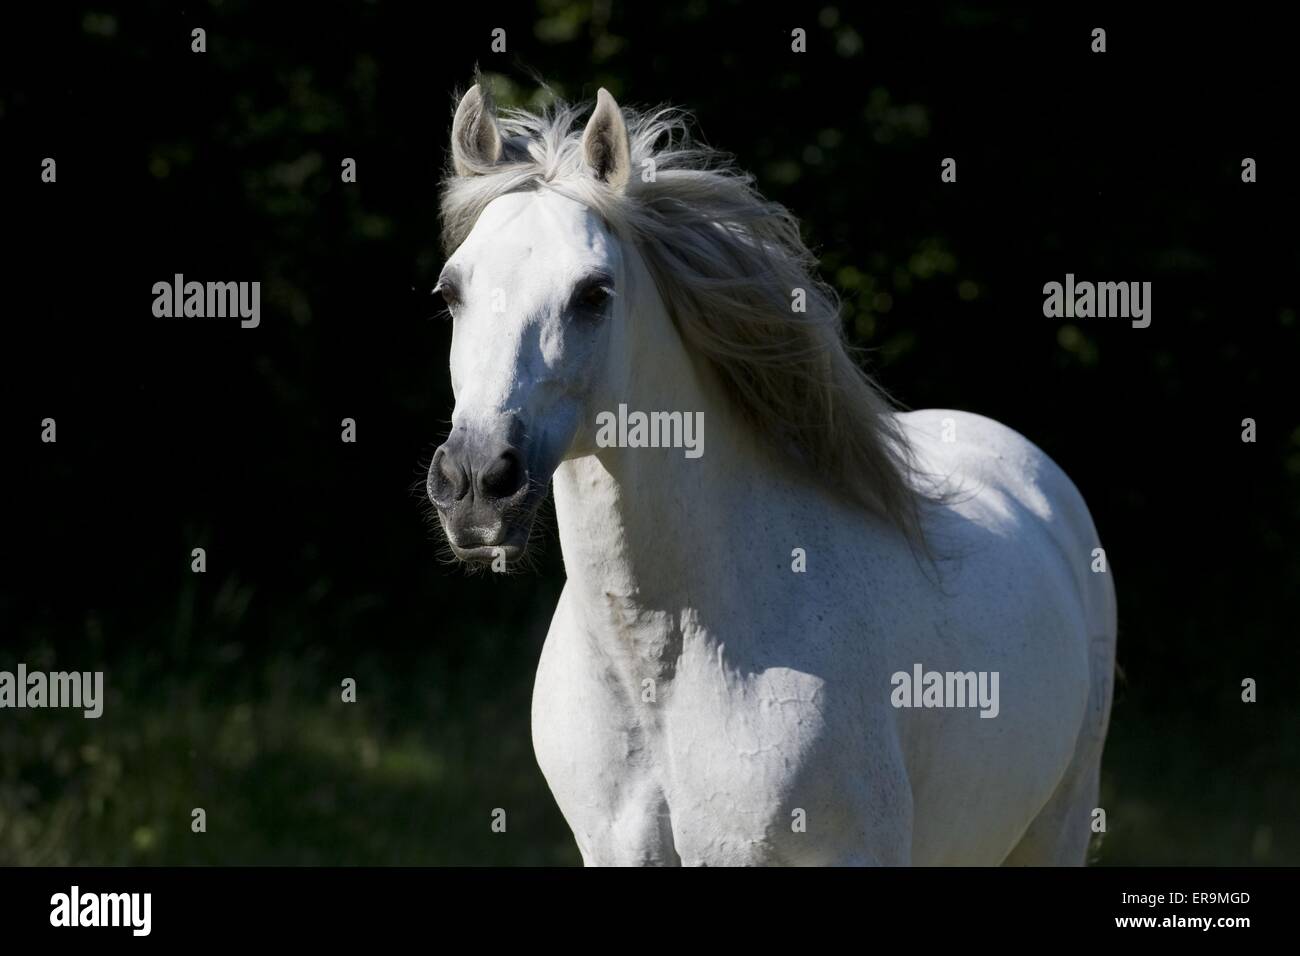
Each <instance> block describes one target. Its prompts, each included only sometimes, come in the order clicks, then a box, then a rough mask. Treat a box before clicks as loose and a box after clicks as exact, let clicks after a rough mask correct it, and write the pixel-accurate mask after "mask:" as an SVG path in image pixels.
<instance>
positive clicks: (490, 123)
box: [451, 83, 501, 176]
mask: <svg viewBox="0 0 1300 956" xmlns="http://www.w3.org/2000/svg"><path fill="white" fill-rule="evenodd" d="M500 158H501V133H500V131H499V130H498V129H497V121H496V117H495V116H494V115H493V108H492V96H491V94H490V93H487V92H485V91H484V90H482V89H481V88H480V87H479V85H478V84H477V83H475V84H474V85H473V86H471V87H470V88H469V89H468V90H467V91H466V93H465V95H464V96H462V97H461V98H460V103H459V105H457V107H456V118H455V119H454V120H452V121H451V163H452V166H453V167H455V169H456V172H457V174H459V175H461V176H475V175H478V174H481V173H483V172H485V171H486V168H487V167H488V166H493V165H495V164H496V162H497V160H499V159H500Z"/></svg>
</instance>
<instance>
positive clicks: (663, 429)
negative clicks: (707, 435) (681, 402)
mask: <svg viewBox="0 0 1300 956" xmlns="http://www.w3.org/2000/svg"><path fill="white" fill-rule="evenodd" d="M596 428H597V431H596V445H597V446H598V447H600V448H684V449H686V457H687V458H699V457H700V456H701V455H703V454H704V413H703V412H649V413H647V412H629V411H628V410H627V406H626V405H619V406H618V414H617V415H615V414H614V413H613V412H601V413H600V414H598V415H597V416H596Z"/></svg>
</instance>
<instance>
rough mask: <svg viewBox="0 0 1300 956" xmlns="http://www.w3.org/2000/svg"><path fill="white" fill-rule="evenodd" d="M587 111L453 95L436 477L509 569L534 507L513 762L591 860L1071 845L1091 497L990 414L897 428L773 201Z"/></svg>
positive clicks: (454, 535) (484, 549)
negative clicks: (530, 602)
mask: <svg viewBox="0 0 1300 956" xmlns="http://www.w3.org/2000/svg"><path fill="white" fill-rule="evenodd" d="M579 116H580V114H579V112H578V111H577V110H576V109H575V108H572V107H568V106H564V105H560V106H558V107H556V108H554V109H552V110H549V111H545V112H543V113H541V114H539V115H535V114H532V113H528V112H524V111H509V112H505V113H503V114H502V115H501V116H500V117H498V116H497V115H496V113H495V111H494V109H493V107H492V104H491V102H490V100H489V98H488V97H487V95H486V94H485V93H484V92H482V91H481V90H480V88H479V87H477V86H475V87H474V88H472V89H470V90H469V92H468V93H467V94H465V96H464V97H463V98H462V99H461V101H460V103H459V106H458V108H457V110H456V115H455V120H454V122H453V130H452V167H453V170H452V172H451V173H450V174H449V176H448V178H447V180H446V182H445V184H444V193H443V200H442V212H443V223H444V236H443V238H444V242H445V244H446V246H447V248H448V251H452V250H454V252H452V254H451V255H450V257H449V259H448V261H447V265H446V267H445V269H444V270H443V273H442V275H441V278H440V280H439V283H438V287H437V290H436V291H439V292H440V293H441V294H442V295H443V297H444V298H445V300H446V301H447V304H448V306H449V310H450V312H451V315H452V317H453V321H454V331H453V335H452V346H451V379H452V385H453V389H454V392H455V396H456V407H455V412H454V415H453V419H452V431H451V434H450V436H449V437H448V439H447V441H446V443H445V444H443V445H442V446H441V447H440V448H439V449H438V451H437V452H436V453H435V456H434V460H433V462H432V464H431V466H430V470H429V479H428V493H429V497H430V498H431V500H432V501H433V503H434V505H435V507H436V508H437V510H438V514H439V517H440V520H441V523H442V526H443V530H444V531H445V532H446V535H447V538H448V540H449V541H450V543H451V546H452V548H453V549H454V551H455V553H456V555H457V556H458V557H460V558H461V559H463V560H466V561H477V562H493V561H494V559H495V561H496V563H497V566H498V568H500V567H502V566H504V565H505V564H506V563H508V562H515V561H517V560H518V558H519V557H520V556H521V554H522V553H523V552H524V549H525V548H526V547H527V544H528V538H529V534H530V529H531V527H532V524H533V516H534V513H535V511H536V508H537V506H538V503H539V501H540V500H541V499H542V498H543V497H544V496H545V493H546V488H547V485H548V483H549V484H550V485H552V486H553V488H554V496H555V509H556V514H557V518H558V524H559V534H560V541H561V545H562V548H563V553H564V561H565V568H566V571H567V577H568V580H567V583H566V585H565V588H564V591H563V594H562V595H561V597H560V601H559V604H558V606H557V608H556V610H555V616H554V619H553V620H552V622H551V628H550V632H549V634H548V636H547V638H546V643H545V646H544V648H543V650H542V654H541V660H540V662H539V665H538V669H537V680H536V687H535V691H534V696H533V715H532V718H533V743H534V749H535V751H536V754H537V759H538V762H539V764H540V766H541V769H542V771H543V773H544V774H545V775H546V779H547V781H548V782H549V784H550V787H551V790H552V792H553V793H554V795H555V798H556V800H557V801H558V803H559V806H560V809H561V810H562V811H563V813H564V816H565V818H566V819H567V821H568V823H569V825H570V827H571V828H572V829H573V833H574V837H575V838H576V840H577V843H578V846H579V848H580V850H581V852H582V857H583V860H584V861H585V862H586V863H587V864H589V865H594V864H649V863H657V864H708V865H726V864H968V865H996V864H1001V863H1008V864H1066V863H1069V864H1080V863H1083V862H1085V857H1086V854H1087V850H1088V844H1089V837H1090V833H1091V823H1092V821H1093V810H1094V807H1095V806H1096V801H1097V793H1098V772H1099V765H1100V761H1101V752H1102V746H1103V742H1104V738H1105V734H1106V728H1107V724H1108V720H1109V711H1110V700H1111V676H1112V671H1113V666H1114V648H1115V632H1116V621H1115V599H1114V592H1113V589H1112V586H1111V580H1110V574H1109V572H1108V571H1101V570H1099V569H1100V568H1101V567H1104V554H1102V555H1100V556H1098V554H1097V553H1096V552H1095V550H1094V549H1097V548H1098V546H1099V545H1098V540H1097V533H1096V531H1095V529H1094V527H1093V524H1092V520H1091V518H1090V517H1089V514H1088V510H1087V508H1086V506H1085V505H1084V502H1083V500H1082V498H1081V497H1080V495H1079V493H1078V491H1077V490H1076V489H1075V488H1074V486H1073V485H1072V484H1071V482H1070V481H1069V479H1068V478H1067V477H1066V476H1065V474H1064V473H1062V471H1061V470H1060V469H1059V468H1058V467H1057V466H1056V465H1055V464H1053V462H1051V461H1050V460H1049V459H1048V458H1047V456H1046V455H1044V454H1043V453H1042V452H1041V451H1039V450H1038V449H1037V448H1036V447H1034V445H1032V444H1030V443H1029V442H1028V441H1027V440H1025V439H1024V438H1022V437H1021V436H1020V435H1018V434H1016V433H1015V432H1013V431H1011V430H1010V429H1008V428H1006V427H1005V426H1003V425H1000V424H998V423H996V422H993V421H990V420H989V419H986V418H981V417H979V416H977V415H971V414H967V413H963V412H957V411H920V412H912V413H908V414H898V413H896V412H895V411H894V410H893V408H892V407H891V406H890V405H889V404H888V403H887V401H886V400H885V399H884V398H883V397H882V396H881V393H880V392H879V391H878V390H877V388H876V387H875V386H874V385H873V384H872V383H871V381H870V379H868V378H867V377H866V375H865V374H864V373H862V372H861V371H860V370H859V369H858V368H857V366H856V365H855V364H854V363H853V362H852V360H851V359H850V358H849V356H848V353H847V352H846V350H845V347H844V344H843V342H842V334H841V328H840V322H839V318H838V303H837V300H836V299H835V296H834V293H833V292H831V291H830V290H829V289H827V288H826V287H825V286H823V285H821V284H819V283H818V282H817V280H816V279H815V278H814V276H813V268H814V266H815V263H814V262H813V261H812V257H811V255H810V254H809V252H808V250H807V249H806V248H805V246H804V245H803V243H802V241H801V240H800V237H799V231H798V228H797V224H796V223H795V221H794V220H793V218H792V217H791V216H790V214H789V213H788V212H787V211H786V210H785V209H783V208H782V207H780V206H779V205H776V204H774V203H770V202H767V201H765V200H764V199H763V198H762V197H761V196H759V195H758V193H757V192H756V191H755V189H754V187H753V185H752V181H751V179H750V178H749V177H747V176H745V175H743V174H742V173H739V172H737V171H736V170H734V169H733V168H732V167H730V166H729V165H727V164H726V162H725V160H724V159H722V158H720V156H719V155H718V154H716V153H714V152H713V151H712V150H709V149H707V148H704V147H700V146H695V145H692V144H690V142H689V141H688V140H686V139H684V138H683V136H684V134H683V129H684V123H683V120H682V118H681V116H680V115H679V114H677V113H675V112H671V111H659V112H655V113H637V112H634V111H631V110H628V111H623V110H621V109H620V108H619V107H618V106H617V105H616V104H615V102H614V100H613V99H612V98H611V97H610V96H609V94H608V93H607V92H606V91H605V90H601V91H600V93H599V96H598V98H597V101H596V106H595V110H594V113H593V114H592V116H591V118H590V121H589V122H588V123H586V124H585V128H582V124H581V122H580V120H579ZM620 406H626V408H625V409H624V410H623V411H624V413H625V415H624V417H625V418H626V419H628V420H629V421H630V420H632V418H633V413H635V412H644V413H650V412H677V413H681V415H682V416H684V415H691V414H693V413H703V414H702V421H703V425H704V426H705V427H704V431H703V433H702V434H701V435H698V436H696V438H697V441H698V440H699V439H700V438H702V439H703V442H702V444H700V445H699V447H698V449H697V451H700V450H702V452H703V453H702V454H699V455H698V457H694V456H689V455H688V454H686V453H685V452H684V451H683V449H682V448H680V447H678V448H673V447H644V446H645V445H646V444H649V443H650V439H649V438H648V437H647V436H646V435H645V434H643V433H642V434H639V435H638V434H637V433H636V429H635V428H633V429H632V432H633V434H631V435H624V434H621V433H620V434H619V435H618V437H619V438H620V439H621V440H622V441H621V445H620V443H619V442H618V441H614V442H611V441H610V440H609V439H610V438H611V436H612V435H613V434H614V432H613V430H612V429H604V431H605V435H604V440H602V435H601V432H602V427H603V426H602V424H601V423H602V422H605V423H606V424H607V423H608V417H607V416H608V415H610V414H617V413H618V411H619V407H620ZM691 420H692V421H694V419H691ZM682 421H683V418H682V417H681V416H679V417H677V418H673V417H671V416H658V417H656V418H653V419H651V423H652V424H651V431H654V432H655V437H656V438H659V439H662V440H661V441H658V442H657V444H659V445H661V446H662V445H664V444H672V443H673V441H672V440H673V439H674V438H675V437H676V438H680V436H679V435H676V433H675V432H674V430H673V428H670V427H668V426H670V425H672V426H676V425H677V424H680V423H681V422H682ZM656 430H657V431H656ZM642 432H644V429H643V430H642ZM638 438H641V439H645V440H643V441H639V440H638ZM634 446H635V447H634ZM922 671H923V672H925V673H926V674H927V675H928V673H929V672H931V671H934V672H937V676H936V677H934V678H933V679H932V678H931V677H929V676H926V677H924V678H923V679H922V681H921V683H922V684H923V685H924V688H922V687H912V686H910V681H911V679H912V677H913V675H918V676H919V674H920V673H921V672H922ZM945 675H946V676H945ZM952 675H957V676H956V677H955V678H954V677H953V676H952ZM977 678H978V680H977ZM977 686H978V687H979V689H980V691H981V692H986V691H988V690H990V689H991V690H992V691H993V695H992V700H989V699H987V697H984V696H981V698H980V701H979V704H980V706H979V707H978V708H976V707H973V706H970V705H971V704H974V703H975V701H974V700H972V699H969V698H974V697H975V696H976V687H977ZM923 689H924V695H923V694H922V690H923ZM963 691H965V692H966V693H963ZM963 697H968V699H965V700H964V701H963V700H962V699H961V698H963ZM963 703H964V704H965V706H963ZM918 704H920V705H922V706H915V705H918ZM940 704H945V705H947V706H938V705H940Z"/></svg>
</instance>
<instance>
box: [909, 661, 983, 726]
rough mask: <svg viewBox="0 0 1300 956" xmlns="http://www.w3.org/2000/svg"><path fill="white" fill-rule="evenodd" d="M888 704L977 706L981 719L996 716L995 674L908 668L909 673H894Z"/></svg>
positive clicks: (916, 667)
mask: <svg viewBox="0 0 1300 956" xmlns="http://www.w3.org/2000/svg"><path fill="white" fill-rule="evenodd" d="M889 682H890V683H891V684H892V685H893V686H894V690H893V692H892V693H891V694H890V695H889V702H890V703H891V704H893V705H894V706H895V707H978V708H979V709H980V716H981V717H996V716H997V715H998V711H999V710H1000V709H1001V708H1000V706H999V704H998V672H997V671H927V670H925V669H924V668H923V667H922V666H921V665H920V664H913V665H912V673H910V674H909V673H908V672H907V671H896V672H895V673H894V676H893V677H891V678H890V679H889Z"/></svg>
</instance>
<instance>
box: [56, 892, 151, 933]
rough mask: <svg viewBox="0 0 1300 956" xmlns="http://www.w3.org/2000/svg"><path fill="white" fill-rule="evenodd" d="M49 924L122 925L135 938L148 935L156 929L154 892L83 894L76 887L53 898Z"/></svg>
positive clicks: (59, 925) (61, 925)
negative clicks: (154, 926)
mask: <svg viewBox="0 0 1300 956" xmlns="http://www.w3.org/2000/svg"><path fill="white" fill-rule="evenodd" d="M50 925H51V926H56V927H63V926H68V927H73V926H122V927H129V928H130V930H131V935H133V936H148V935H149V932H150V930H151V929H152V928H153V894H152V893H83V892H81V887H79V886H77V885H76V884H73V886H72V889H71V890H69V891H68V892H67V893H55V894H54V895H53V896H51V897H50Z"/></svg>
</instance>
